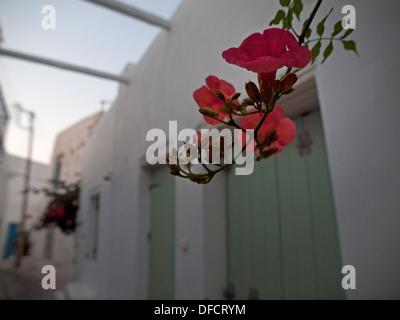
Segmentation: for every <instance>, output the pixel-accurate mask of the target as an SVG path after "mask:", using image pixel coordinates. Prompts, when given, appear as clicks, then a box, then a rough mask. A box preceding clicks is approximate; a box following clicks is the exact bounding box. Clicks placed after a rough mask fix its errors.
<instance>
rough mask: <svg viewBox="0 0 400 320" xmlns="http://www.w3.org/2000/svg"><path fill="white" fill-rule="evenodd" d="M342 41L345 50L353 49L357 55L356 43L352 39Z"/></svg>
mask: <svg viewBox="0 0 400 320" xmlns="http://www.w3.org/2000/svg"><path fill="white" fill-rule="evenodd" d="M342 43H343V46H344V48H345V49H346V50H349V51H354V52H355V53H356V55H358V52H357V46H356V43H355V42H354V41H353V40H350V41H344V40H343V41H342Z"/></svg>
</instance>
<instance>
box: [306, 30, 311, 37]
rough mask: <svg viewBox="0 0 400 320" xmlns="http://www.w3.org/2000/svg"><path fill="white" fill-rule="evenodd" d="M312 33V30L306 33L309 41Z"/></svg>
mask: <svg viewBox="0 0 400 320" xmlns="http://www.w3.org/2000/svg"><path fill="white" fill-rule="evenodd" d="M311 33H312V30H311V29H308V31H307V32H306V39H309V38H310V37H311Z"/></svg>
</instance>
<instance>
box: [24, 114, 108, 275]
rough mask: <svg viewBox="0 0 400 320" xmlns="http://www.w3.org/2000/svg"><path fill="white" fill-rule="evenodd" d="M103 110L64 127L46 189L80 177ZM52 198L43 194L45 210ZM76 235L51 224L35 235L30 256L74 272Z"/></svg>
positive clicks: (43, 209) (74, 180) (51, 164)
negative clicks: (88, 145) (89, 140)
mask: <svg viewBox="0 0 400 320" xmlns="http://www.w3.org/2000/svg"><path fill="white" fill-rule="evenodd" d="M102 114H103V113H102V112H99V113H96V114H94V115H92V116H89V117H87V118H85V119H83V120H81V121H79V122H78V123H76V124H74V125H73V126H71V127H70V128H68V129H66V130H64V131H62V132H61V133H60V134H59V135H58V136H57V139H56V142H55V145H54V150H53V156H52V159H51V162H50V164H49V166H48V170H47V184H46V186H45V187H46V189H48V190H50V191H52V190H55V189H56V187H57V184H58V183H59V182H62V183H64V184H65V185H71V184H74V183H78V182H79V181H80V174H81V165H82V157H83V153H84V150H85V147H86V144H87V141H88V139H89V138H90V136H91V134H92V131H93V130H94V128H95V127H96V125H97V124H98V122H99V120H100V118H101V116H102ZM49 200H50V199H49V198H48V197H46V196H43V195H42V201H41V208H42V213H44V212H45V211H46V209H47V206H48V203H49ZM75 240H76V238H75V235H74V234H73V233H72V234H65V233H63V232H62V231H61V230H60V229H59V228H56V227H55V226H51V227H49V228H44V229H41V230H40V231H37V232H35V234H34V235H33V246H32V252H31V258H32V259H35V260H36V261H38V262H39V261H43V259H45V260H47V261H51V262H52V263H53V264H54V265H55V266H57V267H58V268H60V269H61V268H62V270H63V272H64V273H65V274H66V275H70V276H72V275H73V272H74V252H75V242H76V241H75Z"/></svg>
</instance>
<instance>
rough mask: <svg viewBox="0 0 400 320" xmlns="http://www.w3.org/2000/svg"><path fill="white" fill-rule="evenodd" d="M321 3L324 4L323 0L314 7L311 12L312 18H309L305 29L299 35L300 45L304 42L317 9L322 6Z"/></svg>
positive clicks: (319, 0)
mask: <svg viewBox="0 0 400 320" xmlns="http://www.w3.org/2000/svg"><path fill="white" fill-rule="evenodd" d="M321 4H322V0H318V2H317V4H316V5H315V7H314V10H313V11H312V12H311V15H310V18H308V21H307V24H306V25H305V26H304V30H303V32H302V33H301V35H300V37H299V45H302V44H303V42H304V39H305V37H306V34H307V31H308V29H309V28H310V26H311V23H312V22H313V20H314V18H315V15H316V14H317V11H318V9H319V7H320V6H321Z"/></svg>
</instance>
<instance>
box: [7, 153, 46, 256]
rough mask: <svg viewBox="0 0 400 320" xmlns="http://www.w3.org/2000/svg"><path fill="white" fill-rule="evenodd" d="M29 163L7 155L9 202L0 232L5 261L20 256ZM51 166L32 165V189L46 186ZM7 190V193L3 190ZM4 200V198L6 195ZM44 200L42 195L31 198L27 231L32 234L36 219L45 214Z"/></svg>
mask: <svg viewBox="0 0 400 320" xmlns="http://www.w3.org/2000/svg"><path fill="white" fill-rule="evenodd" d="M25 164H26V159H22V158H19V157H15V156H12V155H5V156H4V162H3V168H4V169H3V170H4V173H5V182H6V189H5V198H4V199H5V202H4V207H5V208H4V207H3V215H2V223H1V229H0V253H1V259H3V260H10V259H13V257H14V256H15V254H16V248H15V236H16V233H17V231H18V227H19V224H20V222H21V217H22V199H23V191H24V187H25V186H24V180H25ZM46 173H47V165H45V164H41V163H37V162H32V169H31V186H35V187H37V188H41V187H43V186H44V185H45V183H46ZM3 190H4V189H3ZM3 196H4V194H3ZM41 200H42V197H41V195H39V194H33V193H30V194H29V202H28V210H27V217H26V218H27V219H26V225H25V230H29V229H30V228H31V227H32V226H33V224H34V223H35V221H36V219H38V218H39V217H40V215H41V214H42V210H41Z"/></svg>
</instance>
